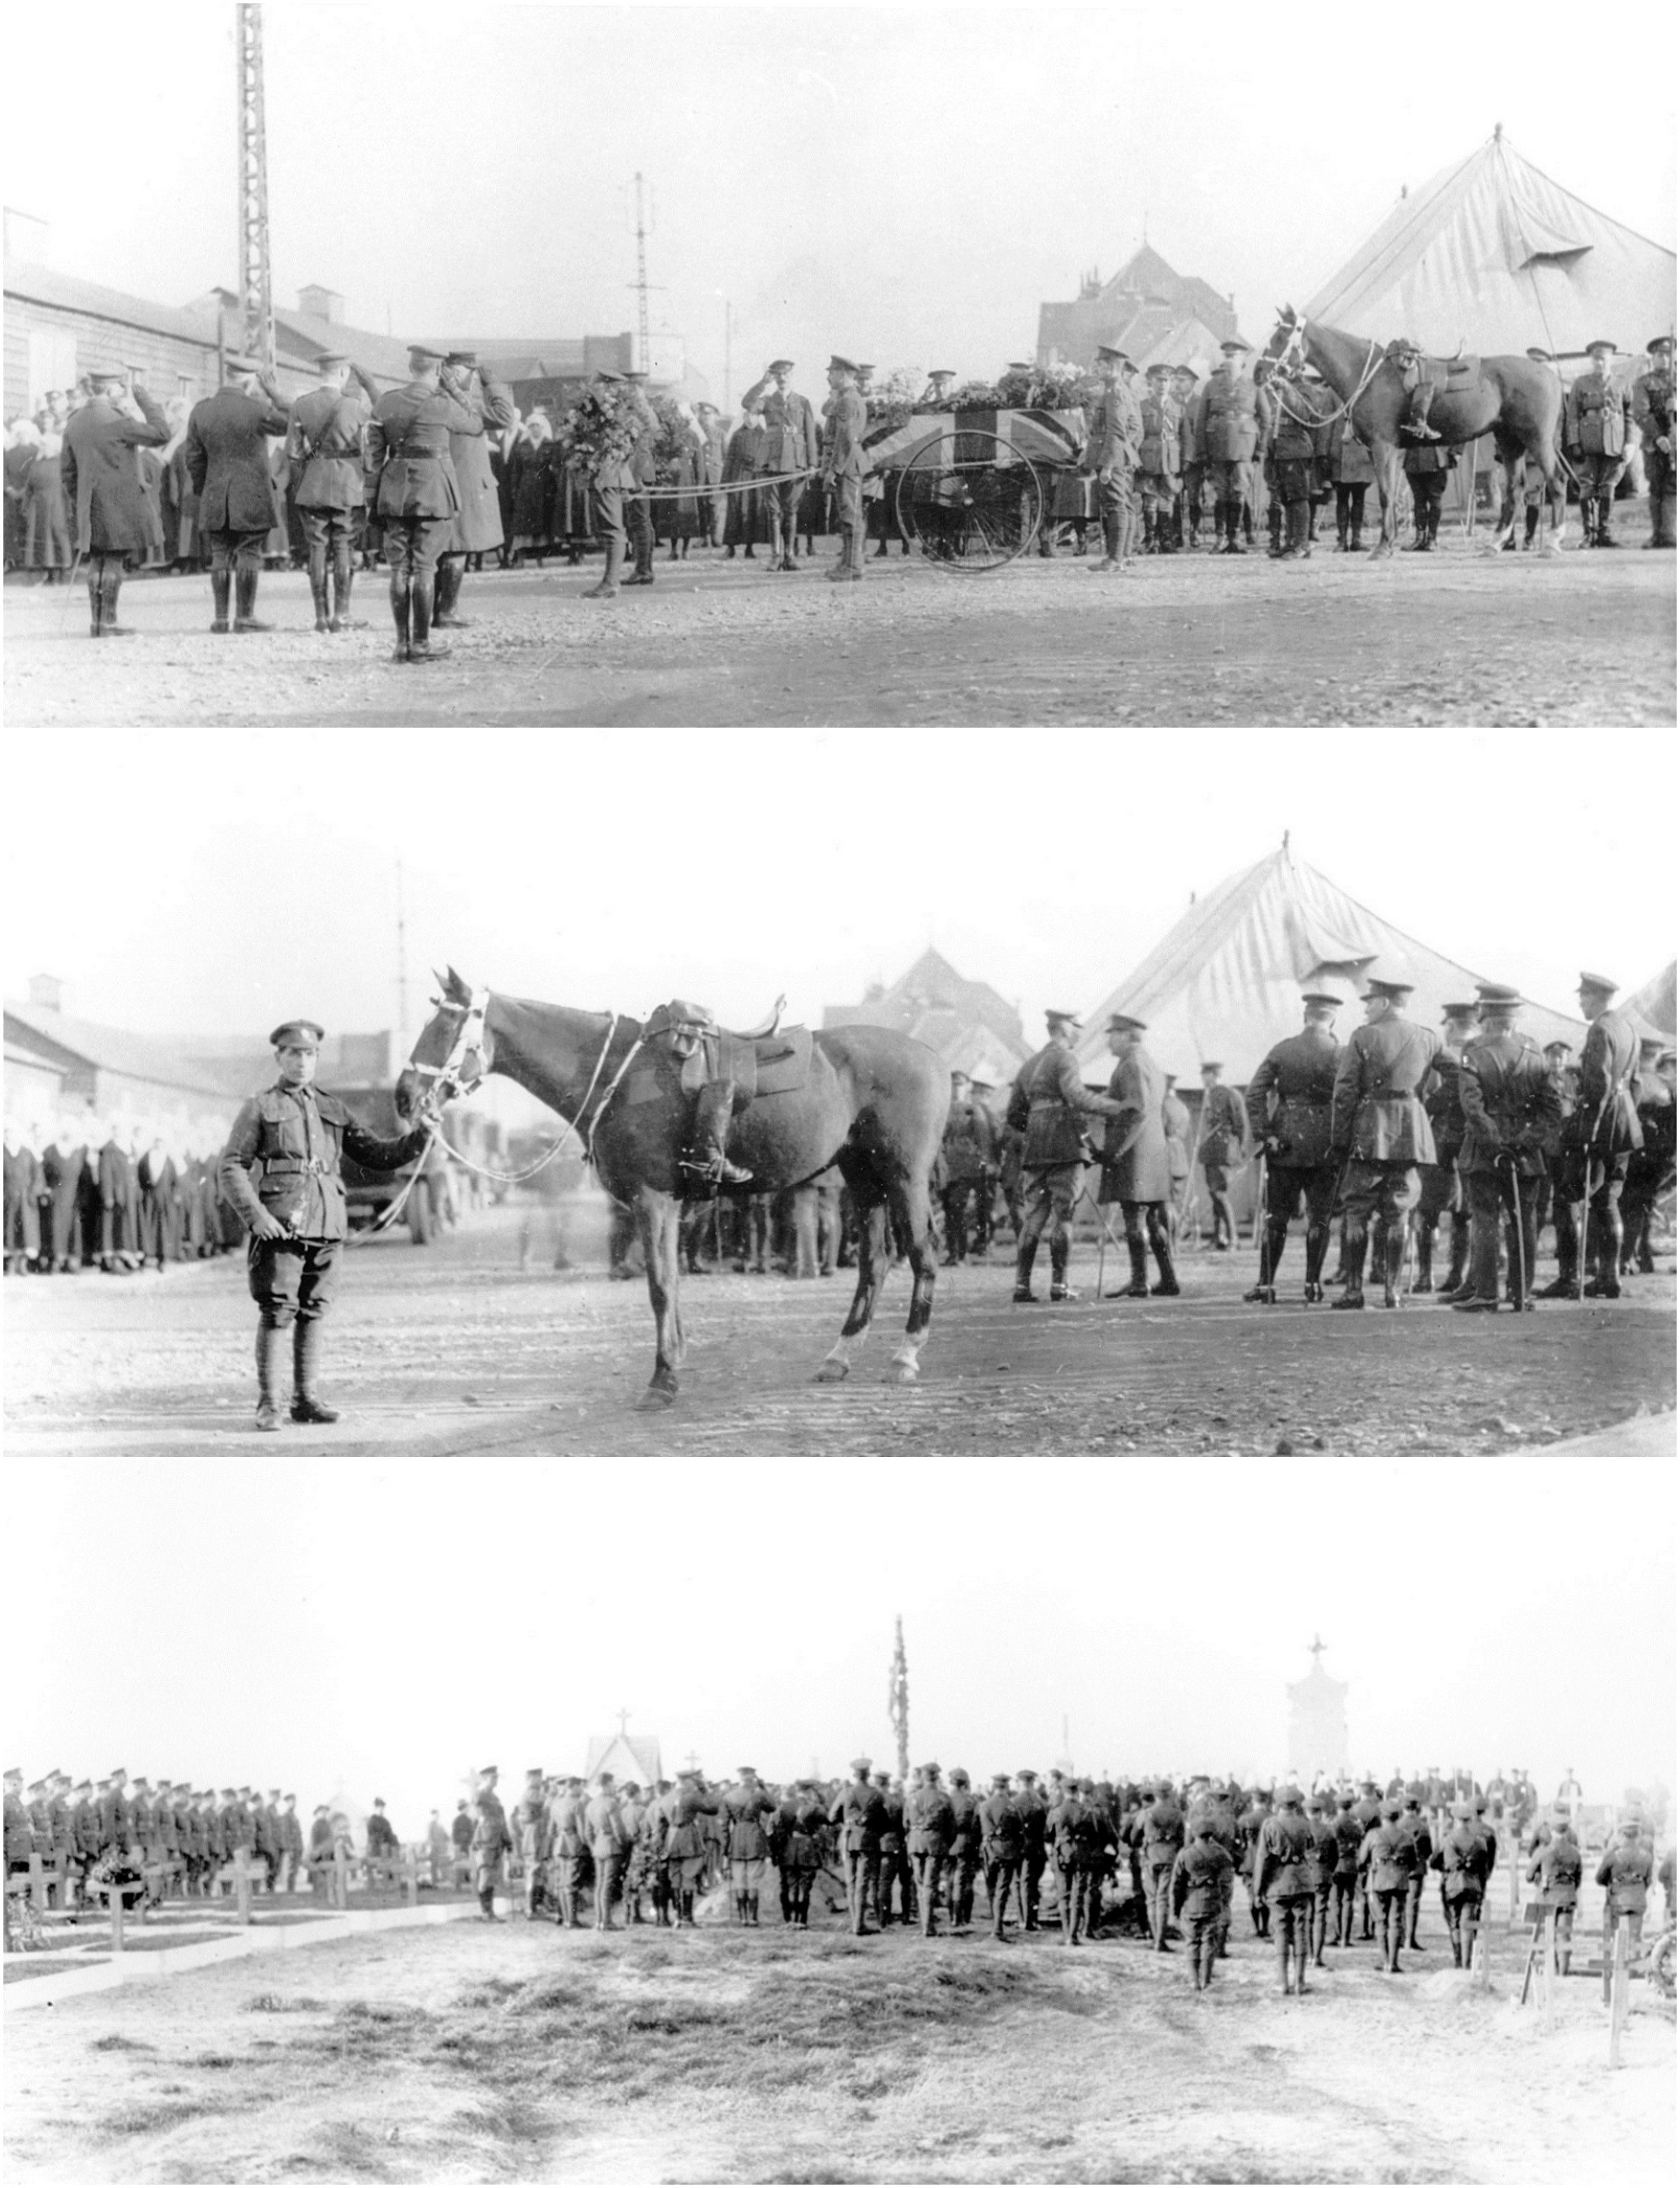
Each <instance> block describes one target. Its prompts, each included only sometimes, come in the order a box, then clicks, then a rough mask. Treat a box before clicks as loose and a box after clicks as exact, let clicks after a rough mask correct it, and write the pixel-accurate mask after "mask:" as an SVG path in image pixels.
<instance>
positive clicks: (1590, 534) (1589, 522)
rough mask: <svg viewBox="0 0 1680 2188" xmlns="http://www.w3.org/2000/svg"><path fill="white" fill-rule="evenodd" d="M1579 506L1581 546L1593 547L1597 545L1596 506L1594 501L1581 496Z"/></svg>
mask: <svg viewBox="0 0 1680 2188" xmlns="http://www.w3.org/2000/svg"><path fill="white" fill-rule="evenodd" d="M1597 510H1598V504H1597V502H1596V501H1589V500H1588V499H1587V496H1586V495H1585V494H1582V495H1581V545H1582V546H1583V547H1595V546H1597V544H1598V539H1597V530H1598V520H1597Z"/></svg>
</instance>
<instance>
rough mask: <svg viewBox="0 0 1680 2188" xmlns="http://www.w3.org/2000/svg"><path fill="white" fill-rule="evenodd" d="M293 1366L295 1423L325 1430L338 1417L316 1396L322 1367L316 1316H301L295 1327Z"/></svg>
mask: <svg viewBox="0 0 1680 2188" xmlns="http://www.w3.org/2000/svg"><path fill="white" fill-rule="evenodd" d="M291 1362H292V1394H291V1417H292V1418H293V1420H295V1421H313V1422H315V1423H318V1424H319V1425H320V1426H322V1427H323V1428H324V1427H326V1426H327V1425H328V1424H329V1423H330V1422H333V1421H335V1420H336V1419H337V1418H338V1413H337V1411H336V1409H335V1407H331V1406H324V1405H323V1404H322V1403H321V1401H320V1400H319V1398H318V1397H317V1396H315V1376H316V1373H317V1371H318V1370H319V1367H320V1364H321V1325H320V1322H319V1320H318V1319H317V1318H316V1317H315V1316H313V1314H310V1315H304V1314H301V1315H299V1317H297V1320H296V1322H294V1323H293V1324H292V1337H291Z"/></svg>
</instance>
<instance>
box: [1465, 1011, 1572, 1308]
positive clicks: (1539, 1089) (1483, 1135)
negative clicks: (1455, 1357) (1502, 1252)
mask: <svg viewBox="0 0 1680 2188" xmlns="http://www.w3.org/2000/svg"><path fill="white" fill-rule="evenodd" d="M1477 992H1478V993H1479V995H1480V997H1481V1019H1482V1023H1481V1030H1480V1034H1479V1035H1477V1037H1476V1038H1475V1040H1473V1041H1472V1042H1471V1043H1470V1044H1469V1047H1467V1048H1466V1049H1465V1051H1464V1053H1463V1058H1462V1060H1461V1061H1460V1063H1459V1065H1458V1071H1457V1075H1458V1085H1459V1089H1460V1093H1461V1098H1462V1100H1463V1110H1464V1142H1463V1152H1462V1153H1461V1154H1460V1156H1459V1159H1458V1164H1459V1168H1460V1170H1462V1171H1463V1176H1464V1182H1465V1185H1466V1187H1467V1188H1468V1190H1469V1196H1470V1284H1469V1294H1468V1295H1467V1296H1465V1297H1463V1298H1455V1299H1454V1300H1453V1301H1452V1305H1453V1307H1454V1309H1455V1310H1456V1311H1457V1312H1458V1313H1460V1314H1494V1313H1497V1311H1498V1308H1499V1217H1500V1211H1501V1210H1504V1211H1505V1214H1506V1216H1507V1219H1508V1223H1509V1226H1510V1257H1509V1258H1510V1267H1509V1274H1508V1280H1507V1282H1508V1296H1509V1299H1510V1301H1511V1305H1512V1306H1513V1307H1514V1309H1515V1311H1517V1312H1518V1313H1519V1314H1521V1313H1523V1312H1524V1311H1525V1310H1528V1309H1529V1308H1531V1305H1532V1300H1531V1296H1530V1294H1531V1291H1532V1289H1533V1283H1534V1256H1535V1252H1536V1248H1537V1246H1538V1244H1539V1225H1538V1223H1537V1222H1536V1217H1535V1208H1536V1196H1537V1195H1538V1193H1539V1191H1540V1181H1541V1179H1542V1176H1544V1175H1545V1170H1546V1140H1547V1136H1548V1133H1549V1132H1551V1131H1553V1130H1554V1129H1555V1127H1556V1126H1557V1125H1558V1123H1559V1116H1560V1112H1559V1106H1558V1090H1557V1087H1556V1085H1555V1084H1554V1082H1553V1078H1552V1074H1551V1073H1550V1072H1549V1071H1548V1069H1547V1068H1546V1058H1545V1057H1544V1056H1543V1055H1542V1053H1541V1051H1540V1049H1539V1046H1537V1044H1536V1043H1535V1042H1534V1041H1532V1040H1530V1039H1529V1037H1528V1035H1526V1034H1521V1033H1519V1032H1518V1031H1517V1029H1516V1018H1517V1012H1518V1011H1519V1008H1520V1007H1521V1003H1522V998H1521V996H1520V995H1519V994H1518V993H1517V991H1516V990H1515V989H1514V988H1507V987H1502V986H1499V985H1497V984H1493V983H1491V982H1484V983H1482V984H1481V985H1480V988H1479V989H1478V990H1477Z"/></svg>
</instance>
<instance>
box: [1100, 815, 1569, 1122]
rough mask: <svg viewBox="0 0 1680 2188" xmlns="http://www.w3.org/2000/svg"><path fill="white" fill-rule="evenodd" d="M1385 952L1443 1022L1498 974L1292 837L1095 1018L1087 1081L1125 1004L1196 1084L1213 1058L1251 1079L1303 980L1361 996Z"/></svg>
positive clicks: (1201, 912) (1160, 947)
mask: <svg viewBox="0 0 1680 2188" xmlns="http://www.w3.org/2000/svg"><path fill="white" fill-rule="evenodd" d="M1379 957H1380V958H1382V959H1384V961H1389V962H1394V961H1398V962H1399V963H1400V964H1401V965H1403V966H1405V967H1407V972H1408V973H1409V975H1410V977H1411V978H1412V980H1413V981H1414V982H1415V983H1416V988H1415V992H1414V993H1413V995H1412V1001H1411V1005H1410V1007H1409V1009H1408V1012H1407V1015H1408V1016H1409V1017H1412V1018H1417V1019H1418V1020H1419V1021H1420V1022H1421V1023H1422V1024H1424V1025H1428V1026H1432V1027H1433V1026H1438V1025H1439V1024H1440V1013H1441V1010H1442V1008H1443V1007H1444V1006H1445V1005H1446V1004H1447V1003H1451V1002H1464V1001H1473V1000H1474V995H1475V990H1476V983H1477V981H1478V979H1479V978H1484V977H1486V978H1498V977H1499V976H1498V973H1497V971H1496V972H1494V973H1490V974H1487V975H1483V974H1480V973H1474V972H1472V971H1470V970H1469V967H1466V966H1463V965H1461V964H1459V963H1457V961H1456V960H1454V959H1453V958H1451V957H1446V956H1442V954H1441V953H1440V951H1439V950H1433V949H1431V948H1430V947H1429V945H1428V944H1427V943H1423V942H1418V941H1417V940H1415V939H1413V938H1412V936H1411V935H1409V934H1406V933H1402V932H1401V929H1400V928H1397V927H1393V926H1390V923H1389V922H1388V921H1387V920H1385V919H1381V918H1379V917H1378V915H1377V914H1376V913H1375V912H1373V911H1367V910H1366V908H1365V906H1364V905H1361V904H1356V902H1355V901H1354V899H1353V898H1351V897H1350V896H1349V895H1348V894H1346V893H1345V891H1344V890H1342V889H1340V888H1338V887H1337V886H1336V884H1335V883H1334V882H1333V881H1330V880H1328V879H1327V878H1326V877H1325V876H1324V875H1322V874H1321V873H1319V872H1318V871H1316V868H1314V867H1312V866H1307V865H1306V864H1305V862H1304V861H1302V860H1298V859H1295V858H1292V857H1291V855H1290V853H1289V848H1288V839H1287V838H1286V839H1285V841H1284V844H1283V849H1281V850H1277V851H1273V852H1272V853H1271V854H1270V855H1269V856H1268V857H1266V858H1264V859H1262V860H1260V863H1259V865H1258V866H1250V867H1249V868H1248V869H1247V870H1246V871H1244V872H1242V873H1237V874H1232V875H1230V876H1229V877H1227V878H1226V880H1224V881H1222V882H1221V883H1220V884H1219V886H1218V888H1215V889H1214V890H1212V891H1211V892H1210V893H1209V894H1208V895H1206V896H1204V897H1202V898H1201V899H1198V901H1196V902H1193V903H1192V905H1191V906H1190V908H1189V910H1188V911H1187V912H1185V914H1184V916H1183V917H1182V918H1181V919H1180V920H1179V921H1178V922H1177V924H1176V925H1175V926H1174V927H1173V928H1171V929H1170V931H1169V932H1168V933H1166V934H1165V935H1164V936H1163V937H1162V939H1161V940H1160V941H1159V942H1158V943H1157V944H1156V945H1155V947H1154V948H1153V950H1151V951H1150V952H1149V954H1148V956H1147V957H1145V958H1144V960H1143V961H1142V964H1141V965H1139V966H1138V967H1136V969H1135V970H1134V971H1133V972H1131V973H1129V974H1128V975H1127V976H1126V978H1125V979H1124V980H1122V981H1121V982H1120V984H1119V986H1118V987H1116V988H1115V989H1113V990H1112V992H1111V993H1110V994H1108V995H1105V996H1104V997H1103V999H1102V1001H1101V1002H1100V1003H1099V1004H1098V1005H1097V1007H1096V1009H1095V1010H1093V1011H1091V1012H1089V1013H1088V1014H1087V1017H1086V1019H1085V1033H1084V1035H1083V1036H1082V1038H1081V1040H1080V1045H1079V1047H1078V1050H1077V1052H1076V1053H1077V1055H1078V1058H1079V1062H1080V1069H1081V1073H1082V1074H1083V1076H1084V1077H1085V1080H1087V1081H1096V1080H1107V1078H1108V1072H1109V1069H1110V1068H1111V1066H1110V1063H1109V1058H1108V1036H1107V1035H1106V1033H1105V1032H1104V1030H1103V1029H1104V1026H1105V1025H1106V1024H1107V1021H1108V1016H1109V1013H1110V1012H1113V1011H1124V1012H1126V1013H1127V1014H1128V1015H1129V1016H1130V1017H1132V1018H1142V1020H1143V1021H1144V1023H1145V1024H1147V1026H1148V1028H1149V1034H1148V1046H1149V1051H1150V1053H1151V1054H1152V1055H1153V1057H1155V1059H1156V1061H1157V1062H1158V1063H1159V1064H1160V1065H1161V1067H1162V1068H1163V1069H1164V1070H1167V1071H1172V1072H1175V1073H1176V1074H1178V1077H1179V1079H1180V1080H1181V1083H1182V1085H1183V1086H1184V1087H1185V1088H1186V1089H1187V1090H1192V1089H1193V1088H1194V1085H1195V1080H1196V1074H1197V1073H1198V1071H1199V1069H1200V1068H1201V1066H1202V1065H1203V1064H1204V1063H1222V1064H1223V1065H1224V1066H1225V1076H1226V1080H1227V1081H1228V1082H1229V1083H1230V1084H1232V1086H1243V1085H1244V1084H1245V1083H1246V1082H1247V1080H1249V1076H1250V1074H1252V1073H1253V1071H1254V1066H1255V1065H1256V1064H1257V1063H1259V1062H1260V1058H1261V1057H1263V1056H1264V1055H1265V1054H1266V1051H1267V1050H1268V1049H1269V1048H1271V1046H1273V1045H1274V1044H1275V1043H1276V1042H1277V1041H1280V1040H1283V1039H1285V1038H1286V1036H1288V1035H1290V1034H1293V1033H1298V1032H1299V1030H1300V1024H1301V987H1302V984H1303V983H1304V982H1305V981H1307V980H1309V979H1310V978H1315V976H1316V977H1317V978H1324V979H1327V980H1328V981H1330V982H1331V983H1332V984H1335V985H1337V986H1338V987H1339V992H1341V993H1344V994H1346V995H1353V994H1355V993H1356V992H1357V991H1358V990H1359V988H1360V986H1361V974H1362V972H1363V969H1364V967H1366V966H1367V965H1369V964H1370V963H1371V962H1372V961H1373V959H1375V958H1379ZM1315 984H1316V978H1315ZM1360 1015H1361V1014H1360V1012H1359V1011H1358V1009H1357V1008H1356V1007H1353V1006H1351V1005H1350V1006H1349V1007H1345V1009H1344V1010H1343V1011H1342V1012H1341V1016H1340V1020H1339V1024H1338V1026H1337V1031H1338V1033H1339V1035H1341V1036H1342V1038H1343V1039H1345V1038H1346V1036H1347V1034H1348V1032H1349V1030H1350V1027H1351V1026H1353V1025H1356V1024H1358V1023H1359V1021H1360ZM1519 1024H1520V1026H1521V1029H1522V1030H1523V1031H1524V1032H1525V1033H1526V1034H1529V1035H1531V1036H1532V1038H1533V1039H1534V1040H1537V1041H1540V1042H1542V1043H1544V1042H1546V1041H1549V1040H1566V1041H1567V1042H1568V1043H1569V1045H1570V1048H1571V1049H1572V1050H1574V1051H1576V1052H1579V1050H1580V1047H1581V1042H1582V1041H1583V1040H1584V1039H1585V1038H1586V1034H1587V1028H1586V1026H1585V1024H1583V1023H1582V1021H1581V1019H1579V1018H1566V1017H1564V1015H1563V1014H1562V1012H1558V1011H1553V1010H1548V1009H1546V1008H1544V1007H1542V1006H1541V1005H1539V1004H1537V1003H1536V1004H1531V1005H1530V1006H1529V1007H1527V1008H1526V1009H1525V1012H1524V1014H1523V1016H1522V1018H1521V1019H1520V1020H1519Z"/></svg>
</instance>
